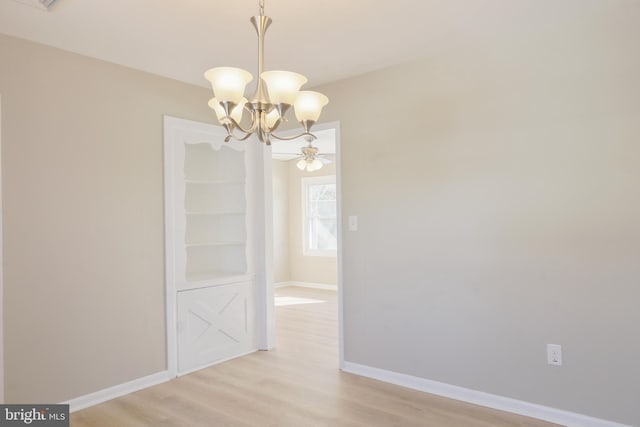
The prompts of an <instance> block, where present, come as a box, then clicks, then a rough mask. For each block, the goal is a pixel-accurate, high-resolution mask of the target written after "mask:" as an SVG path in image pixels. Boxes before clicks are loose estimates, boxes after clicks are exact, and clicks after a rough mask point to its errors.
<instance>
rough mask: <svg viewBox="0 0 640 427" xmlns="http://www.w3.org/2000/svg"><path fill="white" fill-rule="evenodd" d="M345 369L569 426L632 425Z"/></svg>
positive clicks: (382, 373)
mask: <svg viewBox="0 0 640 427" xmlns="http://www.w3.org/2000/svg"><path fill="white" fill-rule="evenodd" d="M342 370H343V371H344V372H349V373H351V374H355V375H360V376H363V377H368V378H373V379H376V380H380V381H384V382H387V383H391V384H396V385H399V386H402V387H406V388H410V389H413V390H418V391H422V392H425V393H430V394H435V395H438V396H443V397H448V398H450V399H455V400H460V401H463V402H467V403H473V404H474V405H479V406H485V407H487V408H492V409H498V410H500V411H505V412H511V413H514V414H518V415H523V416H526V417H531V418H537V419H539V420H544V421H548V422H552V423H556V424H561V425H564V426H567V427H630V426H627V425H624V424H619V423H615V422H612V421H606V420H601V419H598V418H593V417H589V416H586V415H581V414H576V413H573V412H569V411H563V410H560V409H555V408H550V407H548V406H542V405H537V404H534V403H528V402H523V401H520V400H516V399H511V398H509V397H503V396H497V395H495V394H489V393H484V392H481V391H476V390H470V389H467V388H463V387H458V386H454V385H450V384H446V383H441V382H437V381H431V380H427V379H424V378H420V377H415V376H412V375H406V374H400V373H397V372H392V371H386V370H384V369H378V368H373V367H370V366H365V365H360V364H357V363H352V362H347V361H345V362H344V367H343V368H342Z"/></svg>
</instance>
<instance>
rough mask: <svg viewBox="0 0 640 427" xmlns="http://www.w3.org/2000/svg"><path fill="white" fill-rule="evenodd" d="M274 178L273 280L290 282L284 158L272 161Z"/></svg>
mask: <svg viewBox="0 0 640 427" xmlns="http://www.w3.org/2000/svg"><path fill="white" fill-rule="evenodd" d="M271 175H272V179H273V181H272V182H273V185H272V188H273V276H274V277H273V281H274V283H282V282H288V281H289V280H290V277H291V272H290V269H289V164H288V162H286V161H283V160H273V162H272V163H271Z"/></svg>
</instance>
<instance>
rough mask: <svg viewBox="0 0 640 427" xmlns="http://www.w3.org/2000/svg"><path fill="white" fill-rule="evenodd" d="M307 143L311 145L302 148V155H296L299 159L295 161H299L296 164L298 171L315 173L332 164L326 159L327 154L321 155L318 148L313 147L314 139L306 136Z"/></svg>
mask: <svg viewBox="0 0 640 427" xmlns="http://www.w3.org/2000/svg"><path fill="white" fill-rule="evenodd" d="M305 141H307V142H308V144H309V145H307V146H306V147H302V148H300V153H295V154H297V155H298V157H296V158H295V159H293V160H297V161H298V162H297V163H296V166H297V167H298V169H300V170H306V171H307V172H313V171H316V170H318V169H320V168H322V166H323V165H326V164H329V163H331V160H330V159H327V158H326V157H325V156H326V155H327V154H323V153H319V152H318V148H317V147H314V146H313V145H312V143H313V137H310V136H305ZM283 154H284V153H283ZM291 154H294V153H291Z"/></svg>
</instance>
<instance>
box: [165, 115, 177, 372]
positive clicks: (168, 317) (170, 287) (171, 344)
mask: <svg viewBox="0 0 640 427" xmlns="http://www.w3.org/2000/svg"><path fill="white" fill-rule="evenodd" d="M180 123H181V121H180V120H179V119H176V118H175V117H170V116H164V128H163V131H164V134H163V141H164V142H163V145H164V174H163V175H164V250H165V255H164V259H165V263H164V265H165V328H166V331H165V336H166V340H167V343H166V351H167V372H169V374H170V375H171V377H172V378H175V377H176V376H177V375H178V341H177V340H178V337H177V324H178V321H177V311H176V285H175V282H174V276H175V266H174V260H175V255H174V251H175V247H176V245H175V242H174V236H175V232H174V229H173V227H174V226H173V225H174V223H175V218H174V212H173V206H174V200H173V191H168V190H169V189H171V188H173V181H174V173H175V171H174V166H173V163H174V155H173V144H170V143H169V139H171V138H170V135H171V133H173V132H175V129H176V128H177V127H178V126H180Z"/></svg>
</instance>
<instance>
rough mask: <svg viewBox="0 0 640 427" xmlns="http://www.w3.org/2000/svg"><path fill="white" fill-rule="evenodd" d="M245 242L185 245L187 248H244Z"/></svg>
mask: <svg viewBox="0 0 640 427" xmlns="http://www.w3.org/2000/svg"><path fill="white" fill-rule="evenodd" d="M244 245H245V242H202V243H186V244H185V246H186V247H187V248H194V247H199V246H244Z"/></svg>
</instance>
